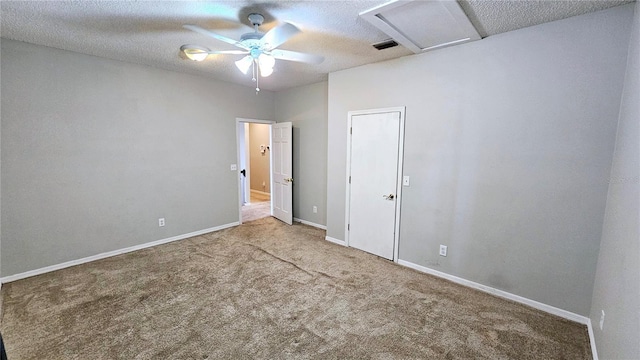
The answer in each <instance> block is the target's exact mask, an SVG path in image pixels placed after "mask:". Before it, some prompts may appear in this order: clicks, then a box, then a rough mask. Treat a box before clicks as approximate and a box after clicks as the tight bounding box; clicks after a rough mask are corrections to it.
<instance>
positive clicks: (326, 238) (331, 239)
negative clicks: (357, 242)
mask: <svg viewBox="0 0 640 360" xmlns="http://www.w3.org/2000/svg"><path fill="white" fill-rule="evenodd" d="M324 239H325V240H327V241H331V242H332V243H334V244H338V245H342V246H347V243H346V241H344V240H338V239H336V238H332V237H330V236H325V237H324Z"/></svg>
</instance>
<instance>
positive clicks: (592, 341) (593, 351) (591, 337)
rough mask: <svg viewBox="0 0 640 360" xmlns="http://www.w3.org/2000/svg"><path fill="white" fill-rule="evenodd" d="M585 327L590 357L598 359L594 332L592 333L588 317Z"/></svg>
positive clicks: (594, 359)
mask: <svg viewBox="0 0 640 360" xmlns="http://www.w3.org/2000/svg"><path fill="white" fill-rule="evenodd" d="M587 329H588V330H589V343H590V344H591V357H593V360H598V350H597V349H596V337H595V334H594V333H593V326H592V325H591V318H589V323H588V324H587Z"/></svg>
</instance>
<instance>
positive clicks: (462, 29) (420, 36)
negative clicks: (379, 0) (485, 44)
mask: <svg viewBox="0 0 640 360" xmlns="http://www.w3.org/2000/svg"><path fill="white" fill-rule="evenodd" d="M360 16H361V17H362V18H363V19H365V20H367V21H368V22H370V23H371V24H373V25H374V26H375V27H377V28H378V29H380V30H381V31H382V32H383V33H385V34H387V35H389V36H391V38H392V39H393V40H395V41H396V42H398V43H399V44H401V45H403V46H404V47H406V48H407V49H409V50H411V51H413V52H414V53H416V54H417V53H421V52H424V51H428V50H433V49H438V48H442V47H446V46H451V45H457V44H461V43H465V42H468V41H473V40H480V35H479V34H478V32H477V31H476V29H475V28H474V27H473V24H471V21H469V18H467V15H466V14H465V13H464V11H462V8H461V7H460V5H458V2H457V1H450V0H441V1H422V0H412V1H398V0H396V1H392V2H389V3H387V4H384V5H380V6H378V7H375V8H373V9H371V10H367V11H365V12H362V13H360Z"/></svg>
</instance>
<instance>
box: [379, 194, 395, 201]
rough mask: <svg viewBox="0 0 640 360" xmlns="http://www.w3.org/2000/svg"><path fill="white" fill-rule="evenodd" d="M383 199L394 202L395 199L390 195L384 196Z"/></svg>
mask: <svg viewBox="0 0 640 360" xmlns="http://www.w3.org/2000/svg"><path fill="white" fill-rule="evenodd" d="M382 197H383V198H385V199H387V200H393V198H394V197H395V196H394V195H393V194H389V195H382Z"/></svg>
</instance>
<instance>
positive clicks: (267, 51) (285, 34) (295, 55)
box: [180, 13, 324, 91]
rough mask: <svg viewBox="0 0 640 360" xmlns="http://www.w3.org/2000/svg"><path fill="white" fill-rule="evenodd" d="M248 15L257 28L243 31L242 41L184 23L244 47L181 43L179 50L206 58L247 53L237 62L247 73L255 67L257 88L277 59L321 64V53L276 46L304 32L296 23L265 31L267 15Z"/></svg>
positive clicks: (198, 30) (192, 55)
mask: <svg viewBox="0 0 640 360" xmlns="http://www.w3.org/2000/svg"><path fill="white" fill-rule="evenodd" d="M248 18H249V21H250V22H251V24H252V25H253V29H254V31H253V32H250V33H246V34H243V35H242V36H241V37H240V40H239V41H237V40H233V39H230V38H228V37H226V36H222V35H220V34H216V33H214V32H212V31H209V30H206V29H203V28H201V27H199V26H196V25H184V26H183V27H184V28H185V29H189V30H191V31H195V32H197V33H200V34H203V35H206V36H209V37H212V38H214V39H217V40H220V41H224V42H226V43H228V44H231V45H234V46H236V47H238V48H240V49H241V50H210V49H208V48H206V47H203V46H198V45H182V46H181V47H180V50H181V51H182V52H183V53H184V54H185V55H186V56H187V57H188V58H189V59H191V60H195V61H203V60H204V59H206V58H207V56H209V55H210V54H227V55H246V56H245V57H243V58H242V59H240V60H238V61H236V62H235V64H236V66H237V67H238V69H240V71H242V73H244V74H246V73H247V72H248V71H249V68H252V70H253V81H255V82H256V91H260V87H259V86H258V85H259V80H258V79H259V77H260V76H262V77H267V76H269V75H271V73H273V66H274V65H275V62H276V59H280V60H288V61H297V62H303V63H309V64H320V63H321V62H323V61H324V57H322V56H319V55H312V54H305V53H301V52H297V51H290V50H282V49H277V47H278V46H280V45H282V44H283V43H284V42H286V41H287V40H289V39H290V38H292V37H293V36H295V35H296V34H298V33H300V32H301V31H300V29H298V28H297V27H296V26H295V25H293V24H290V23H287V22H285V23H283V24H281V25H279V26H276V27H275V28H273V29H271V30H269V31H268V32H267V33H266V34H265V33H262V32H259V31H258V27H259V26H260V25H262V23H263V22H264V16H262V15H261V14H256V13H253V14H249V16H248Z"/></svg>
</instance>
